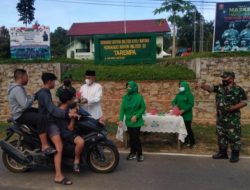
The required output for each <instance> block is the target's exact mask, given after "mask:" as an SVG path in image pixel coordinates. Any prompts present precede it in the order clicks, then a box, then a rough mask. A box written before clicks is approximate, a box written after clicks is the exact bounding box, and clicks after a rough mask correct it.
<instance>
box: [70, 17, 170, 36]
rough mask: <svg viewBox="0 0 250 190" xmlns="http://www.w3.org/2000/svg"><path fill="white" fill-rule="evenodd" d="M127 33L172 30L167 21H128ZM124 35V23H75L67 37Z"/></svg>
mask: <svg viewBox="0 0 250 190" xmlns="http://www.w3.org/2000/svg"><path fill="white" fill-rule="evenodd" d="M126 30H127V33H152V32H154V33H165V32H170V28H169V26H168V23H167V21H166V20H165V19H163V20H160V19H153V20H128V21H126ZM121 33H124V21H112V22H89V23H73V24H72V26H71V27H70V29H69V31H68V33H67V35H69V36H87V35H98V34H121Z"/></svg>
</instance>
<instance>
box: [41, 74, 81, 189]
mask: <svg viewBox="0 0 250 190" xmlns="http://www.w3.org/2000/svg"><path fill="white" fill-rule="evenodd" d="M41 78H42V81H43V84H44V86H43V88H41V89H40V90H39V91H38V92H37V93H36V98H37V100H38V106H39V113H41V114H43V115H45V116H47V118H48V121H49V125H48V134H49V136H50V138H51V140H52V142H53V143H54V145H55V147H56V150H57V153H56V154H55V156H54V164H55V178H54V181H55V183H59V184H63V185H71V184H72V182H71V181H70V180H69V179H68V178H66V177H64V176H63V174H62V170H61V162H62V150H63V144H62V140H61V136H60V129H59V127H58V125H57V123H56V119H68V118H71V117H75V115H76V113H73V111H71V112H68V111H65V110H62V109H60V108H58V107H57V106H56V105H54V104H53V102H52V95H51V92H50V90H51V89H54V88H55V81H56V80H57V77H56V76H55V75H54V74H53V73H43V74H42V77H41Z"/></svg>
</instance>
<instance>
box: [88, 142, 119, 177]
mask: <svg viewBox="0 0 250 190" xmlns="http://www.w3.org/2000/svg"><path fill="white" fill-rule="evenodd" d="M97 148H99V149H101V151H102V153H103V156H104V157H101V156H100V155H99V154H98V153H97V152H98V151H96V150H97ZM87 163H88V165H89V167H90V169H91V170H93V171H94V172H96V173H103V174H104V173H110V172H112V171H113V170H114V169H115V168H116V167H117V165H118V163H119V152H118V150H117V148H116V147H115V146H114V145H111V144H106V143H101V144H98V145H97V146H95V147H93V148H91V149H90V151H89V152H88V154H87Z"/></svg>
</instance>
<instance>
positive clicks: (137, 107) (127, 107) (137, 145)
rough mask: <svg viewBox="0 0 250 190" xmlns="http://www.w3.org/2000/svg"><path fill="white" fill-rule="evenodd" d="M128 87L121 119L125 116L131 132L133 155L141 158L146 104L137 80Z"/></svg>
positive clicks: (122, 105)
mask: <svg viewBox="0 0 250 190" xmlns="http://www.w3.org/2000/svg"><path fill="white" fill-rule="evenodd" d="M127 87H129V88H128V92H127V94H126V95H125V96H123V98H122V103H121V107H120V117H119V121H123V119H124V116H125V123H126V126H127V128H128V134H129V144H130V153H131V154H133V155H135V154H137V156H138V158H140V156H142V146H141V141H140V129H141V127H142V126H143V125H144V121H143V118H142V115H143V113H144V112H145V110H146V105H145V102H144V99H143V97H142V96H141V95H140V94H139V93H138V86H137V84H136V83H135V82H133V81H130V82H128V83H127ZM133 116H136V122H132V121H131V118H132V117H133ZM127 159H128V158H127Z"/></svg>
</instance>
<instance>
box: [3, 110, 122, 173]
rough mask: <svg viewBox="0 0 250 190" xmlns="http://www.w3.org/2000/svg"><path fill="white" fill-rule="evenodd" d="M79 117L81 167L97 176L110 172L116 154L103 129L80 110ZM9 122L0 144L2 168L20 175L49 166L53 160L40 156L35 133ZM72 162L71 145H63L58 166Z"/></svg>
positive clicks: (41, 154)
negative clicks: (82, 144) (81, 140)
mask: <svg viewBox="0 0 250 190" xmlns="http://www.w3.org/2000/svg"><path fill="white" fill-rule="evenodd" d="M79 115H80V118H79V119H78V121H77V123H76V128H75V129H76V132H77V133H78V135H80V136H81V137H82V138H83V139H84V140H85V146H84V150H83V152H82V154H81V164H87V165H88V166H89V168H90V169H91V170H93V171H94V172H97V173H109V172H112V171H113V170H114V169H115V168H116V167H117V165H118V163H119V152H118V150H117V148H116V146H115V145H114V143H113V142H112V141H110V140H109V139H108V138H107V131H106V129H105V126H104V125H103V124H101V123H100V122H99V121H97V120H95V119H94V118H92V117H91V116H90V115H89V113H87V112H86V111H84V110H80V111H79ZM10 122H12V123H13V125H12V126H10V127H9V128H8V129H7V132H6V137H5V138H4V139H3V140H2V141H1V142H0V147H1V148H2V150H3V153H2V160H3V164H4V166H5V167H6V168H7V169H8V170H9V171H11V172H15V173H20V172H26V171H28V170H29V169H31V168H34V167H38V166H47V165H52V164H53V156H46V155H44V154H43V153H42V152H41V149H40V147H41V143H40V140H39V137H38V134H37V133H36V131H35V130H34V129H32V127H30V126H26V125H24V124H20V123H16V122H14V121H10ZM73 159H74V145H73V144H70V143H67V142H64V148H63V157H62V163H63V164H67V165H68V164H69V163H71V164H72V165H73Z"/></svg>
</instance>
